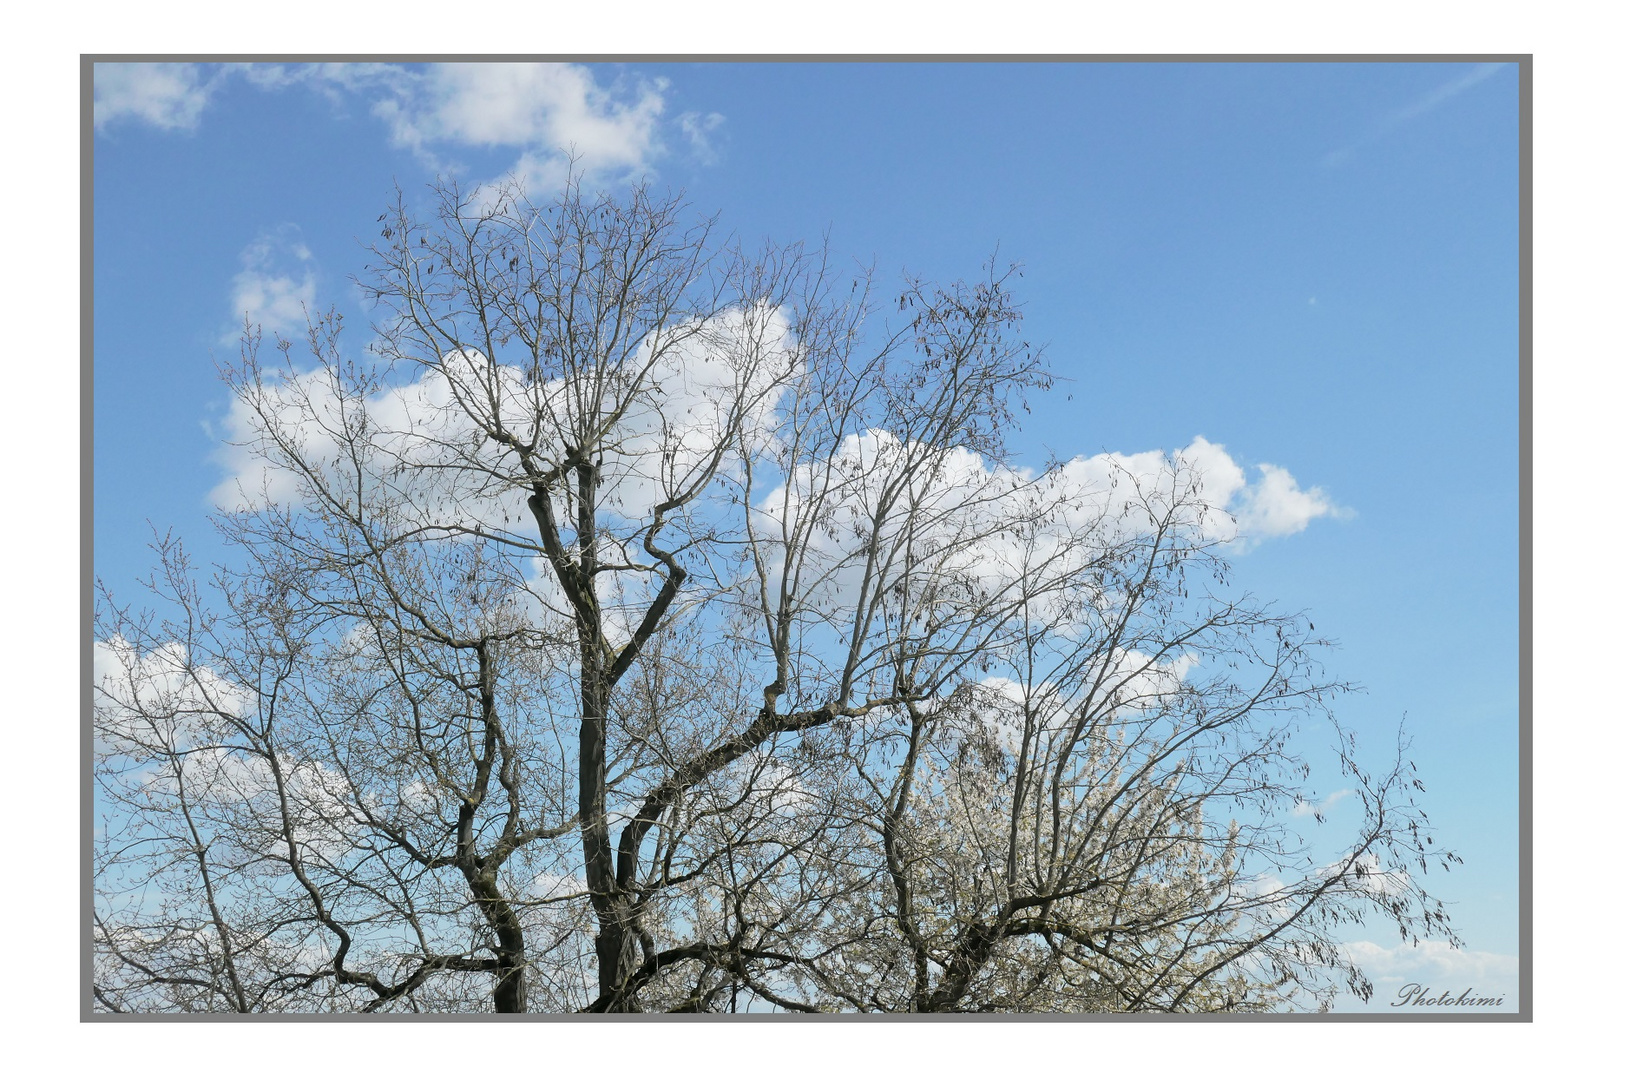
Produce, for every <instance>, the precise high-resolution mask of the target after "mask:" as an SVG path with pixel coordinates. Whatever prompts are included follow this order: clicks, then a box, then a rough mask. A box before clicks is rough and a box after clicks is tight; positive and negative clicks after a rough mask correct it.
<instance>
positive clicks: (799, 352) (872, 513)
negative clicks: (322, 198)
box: [94, 182, 1452, 1012]
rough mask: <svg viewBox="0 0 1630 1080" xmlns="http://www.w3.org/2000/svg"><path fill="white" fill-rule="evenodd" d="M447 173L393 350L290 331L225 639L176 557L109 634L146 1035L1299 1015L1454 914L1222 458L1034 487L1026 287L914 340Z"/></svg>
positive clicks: (111, 794) (108, 622) (272, 393)
mask: <svg viewBox="0 0 1630 1080" xmlns="http://www.w3.org/2000/svg"><path fill="white" fill-rule="evenodd" d="M435 196H436V203H435V206H434V207H433V212H432V213H431V214H430V216H429V217H428V219H424V220H421V219H420V218H419V217H417V216H416V215H415V214H414V213H413V212H412V211H411V210H410V208H409V207H408V205H407V203H406V201H405V200H404V199H403V198H401V197H400V196H399V197H398V199H397V202H396V204H395V206H394V208H393V209H392V210H391V211H389V212H388V213H387V214H385V215H382V217H381V220H380V222H379V224H380V226H381V228H380V242H378V243H376V244H375V245H374V246H373V248H372V253H373V259H372V261H371V262H370V266H369V268H368V275H369V276H368V277H367V278H366V280H365V282H364V284H365V286H366V288H367V289H368V291H369V294H370V295H371V297H372V298H373V299H374V300H375V301H376V303H377V304H378V305H379V309H380V311H381V312H382V318H381V320H380V322H379V324H378V326H377V327H376V336H375V339H374V341H373V342H372V344H371V345H370V348H369V352H368V354H367V355H366V356H365V357H362V358H354V357H352V356H350V355H348V354H347V353H345V352H342V350H341V347H340V328H341V327H340V320H339V318H338V317H337V316H332V315H330V316H326V317H322V318H319V319H317V320H316V321H314V323H313V325H312V327H311V330H310V333H309V335H308V340H307V342H306V345H307V352H308V354H309V359H308V360H307V361H305V362H304V366H302V362H300V361H297V359H296V355H297V354H296V350H295V348H294V346H293V344H292V343H290V342H287V341H282V340H279V341H277V342H276V343H275V344H276V352H277V353H278V354H279V355H278V358H277V359H275V360H274V359H272V358H269V357H267V356H266V355H264V354H263V351H262V341H261V339H260V336H259V334H258V331H257V330H256V329H255V328H254V327H246V333H245V347H244V352H243V357H242V360H241V362H240V363H239V364H237V365H236V366H234V367H232V368H231V369H229V370H228V371H227V372H226V377H227V380H228V382H229V384H230V386H231V387H232V389H233V392H234V395H235V401H236V406H235V412H234V414H233V422H234V424H235V429H236V431H237V432H238V436H239V437H238V441H237V444H236V453H237V457H236V459H235V461H234V465H235V469H236V476H237V481H236V487H235V488H234V489H233V490H232V491H231V492H229V493H227V494H226V495H225V496H224V498H223V501H224V503H225V504H226V505H225V507H224V509H223V513H222V515H221V516H220V519H219V520H220V527H221V529H222V531H223V534H224V536H225V538H226V539H227V540H228V541H229V542H230V544H231V545H232V546H233V547H234V549H235V550H237V551H239V552H241V553H242V555H243V560H242V562H241V564H240V565H237V566H236V567H234V568H232V569H231V570H223V571H221V572H219V573H218V574H217V577H216V580H215V583H214V584H215V589H214V592H215V594H216V595H218V596H219V597H221V598H222V599H221V605H220V613H219V614H218V615H211V614H209V613H208V605H206V604H205V602H204V595H203V593H202V591H201V590H200V589H199V587H198V586H197V585H196V583H195V578H194V575H193V573H192V571H191V568H190V567H189V566H188V565H187V563H186V559H185V556H184V555H183V554H182V553H181V551H180V549H179V547H178V546H177V545H175V544H173V543H172V542H170V541H169V540H168V539H166V540H164V541H161V542H160V543H159V545H158V549H159V556H160V560H159V561H160V572H159V574H158V575H157V577H156V578H155V580H154V582H153V583H152V585H153V587H154V589H155V590H156V592H157V593H158V595H159V596H160V598H161V599H162V601H163V605H164V606H165V607H166V608H167V609H168V610H170V611H172V612H176V613H178V614H177V615H176V616H175V617H174V618H172V619H170V620H169V621H168V622H163V623H156V622H154V621H153V620H152V619H151V618H149V617H147V616H144V615H142V614H140V613H138V612H133V611H131V610H129V609H125V608H121V607H119V606H118V605H116V604H115V603H114V602H113V600H112V599H111V598H110V597H105V598H104V601H103V603H102V604H101V606H100V609H99V618H98V628H97V633H98V638H99V653H98V655H99V658H100V659H101V661H102V670H101V671H100V672H99V674H98V683H97V705H98V707H97V730H98V739H99V743H98V762H97V778H98V790H99V802H100V807H101V810H102V822H103V824H102V827H101V829H100V832H99V837H98V845H97V853H98V886H99V900H98V907H97V925H96V943H95V948H96V958H97V975H96V979H95V987H94V990H95V994H96V999H97V1001H98V1002H99V1004H100V1007H103V1008H107V1009H112V1010H157V1009H176V1010H237V1011H253V1010H314V1009H322V1010H366V1011H371V1010H378V1009H410V1010H419V1009H422V1010H472V1009H482V1008H491V1009H494V1010H497V1011H501V1012H520V1011H528V1010H532V1011H572V1010H590V1011H627V1010H638V1009H665V1010H679V1011H719V1010H735V1009H741V1008H755V1007H773V1008H778V1009H787V1010H796V1011H827V1010H843V1009H850V1010H877V1011H947V1010H1020V1011H1034V1010H1071V1011H1075V1010H1173V1011H1183V1010H1248V1009H1267V1008H1275V1007H1284V1006H1294V1005H1299V1004H1303V1003H1309V1002H1311V1003H1324V1002H1328V1001H1329V1000H1330V998H1331V996H1332V994H1333V993H1334V991H1335V989H1336V988H1337V986H1339V985H1342V984H1345V985H1348V986H1350V987H1351V988H1352V989H1354V990H1356V991H1358V992H1360V993H1367V992H1368V987H1367V984H1366V983H1365V982H1364V981H1363V977H1362V974H1361V973H1360V972H1358V971H1357V970H1356V968H1354V967H1353V966H1352V965H1351V964H1350V963H1348V962H1347V961H1346V960H1345V958H1344V954H1343V953H1342V952H1341V950H1340V948H1339V944H1338V936H1337V931H1338V929H1339V927H1340V926H1341V925H1342V923H1343V922H1345V921H1352V920H1358V919H1362V918H1365V917H1367V916H1370V915H1373V914H1377V913H1379V914H1382V915H1385V916H1387V917H1389V918H1391V919H1393V920H1394V921H1396V923H1397V925H1398V926H1399V928H1400V930H1401V931H1402V932H1403V933H1404V934H1405V935H1406V936H1408V935H1411V934H1425V933H1434V934H1449V930H1448V925H1447V921H1446V919H1445V918H1444V917H1443V914H1442V911H1441V908H1440V907H1439V906H1438V905H1436V903H1435V902H1434V901H1432V899H1431V898H1430V897H1429V896H1428V894H1427V893H1426V892H1425V891H1424V890H1423V888H1422V887H1421V885H1420V882H1419V879H1418V876H1417V875H1416V874H1414V873H1413V872H1412V871H1411V869H1410V868H1411V867H1414V868H1415V870H1419V871H1424V869H1425V866H1426V853H1427V851H1428V850H1429V848H1428V846H1427V845H1429V844H1430V843H1431V841H1430V839H1428V838H1427V836H1426V834H1425V832H1424V831H1423V829H1424V825H1425V819H1424V816H1423V815H1422V814H1421V813H1420V811H1419V810H1418V808H1417V807H1416V806H1415V804H1414V802H1413V791H1414V790H1415V788H1416V787H1417V786H1418V784H1417V783H1416V782H1415V781H1414V780H1413V776H1412V772H1411V767H1410V766H1409V765H1408V764H1407V763H1406V762H1404V761H1403V760H1402V759H1401V758H1400V760H1399V761H1398V762H1397V764H1396V765H1395V766H1394V767H1393V768H1391V769H1389V770H1387V771H1385V772H1383V773H1381V774H1378V775H1370V774H1369V773H1366V772H1365V771H1364V770H1363V769H1362V768H1361V767H1360V765H1359V763H1358V759H1357V756H1356V751H1355V749H1354V747H1353V745H1352V742H1351V739H1350V738H1349V737H1348V736H1347V735H1346V734H1345V733H1344V732H1343V731H1342V730H1341V729H1340V728H1339V726H1337V725H1336V724H1335V721H1334V718H1333V716H1331V715H1330V713H1329V706H1330V703H1331V701H1332V699H1333V698H1334V697H1335V696H1337V695H1339V694H1340V693H1341V692H1342V690H1343V689H1344V687H1343V686H1342V685H1340V684H1339V683H1336V682H1333V681H1331V680H1328V679H1326V678H1325V677H1324V676H1323V675H1322V674H1321V672H1320V669H1319V667H1318V663H1317V653H1318V652H1319V650H1320V649H1321V647H1322V645H1323V643H1322V642H1320V641H1318V640H1317V639H1316V638H1315V637H1314V636H1313V632H1312V627H1311V624H1309V623H1308V622H1307V621H1306V620H1305V619H1304V618H1302V617H1300V616H1295V615H1285V614H1279V613H1276V612H1274V611H1273V610H1272V609H1270V608H1268V607H1267V606H1265V605H1261V604H1259V603H1257V602H1255V601H1253V600H1251V599H1250V598H1249V597H1242V596H1233V595H1230V594H1229V591H1228V587H1227V583H1226V582H1227V567H1226V561H1225V552H1226V550H1227V544H1228V543H1229V542H1230V540H1231V539H1232V537H1233V529H1232V521H1231V520H1230V519H1228V517H1227V515H1226V514H1225V513H1223V512H1222V510H1221V508H1220V507H1217V506H1215V505H1213V504H1212V503H1211V502H1209V501H1208V500H1207V498H1206V492H1205V477H1204V475H1203V470H1202V469H1201V468H1200V467H1199V465H1197V464H1196V463H1194V462H1191V461H1187V460H1185V459H1183V458H1182V457H1181V455H1179V456H1177V457H1171V458H1167V457H1161V458H1160V459H1159V461H1158V462H1154V463H1152V464H1151V463H1149V462H1141V463H1139V462H1131V461H1126V460H1121V459H1116V458H1113V457H1111V456H1105V455H1100V456H1099V457H1097V458H1077V459H1074V460H1071V461H1067V462H1057V463H1054V464H1053V465H1051V466H1049V467H1048V468H1046V469H1043V470H1040V471H1037V472H1031V471H1026V470H1023V469H1020V468H1018V467H1016V466H1014V465H1012V464H1011V463H1010V462H1009V461H1008V458H1007V453H1006V447H1005V444H1004V439H1003V434H1004V432H1005V431H1007V430H1009V429H1010V428H1011V427H1012V425H1013V423H1014V421H1015V418H1014V414H1013V411H1012V410H1013V409H1015V408H1016V407H1018V405H1020V404H1021V403H1022V401H1023V395H1024V394H1025V393H1026V392H1029V391H1036V390H1044V389H1046V388H1047V387H1048V386H1049V385H1050V378H1049V376H1048V374H1047V371H1046V369H1045V367H1044V366H1043V364H1042V361H1041V359H1040V357H1039V355H1038V353H1037V351H1036V350H1033V349H1032V348H1031V347H1030V346H1029V344H1028V343H1027V342H1025V341H1024V339H1023V338H1022V336H1021V335H1020V332H1019V322H1020V316H1019V311H1018V309H1017V307H1016V306H1015V304H1014V302H1013V300H1012V298H1011V296H1010V293H1009V288H1008V285H1009V277H1010V274H1011V272H1008V273H1003V272H1000V271H998V269H997V268H996V267H995V266H994V265H992V266H991V267H989V268H988V272H987V273H986V275H985V276H984V277H982V278H981V279H979V280H977V281H975V282H974V283H972V284H960V283H959V284H957V285H954V286H946V287H936V286H932V285H929V284H926V283H921V282H916V281H908V282H907V285H906V287H905V288H904V290H903V291H902V292H901V293H900V294H898V296H897V297H895V298H893V300H892V301H891V303H890V305H889V306H890V308H891V309H892V310H890V311H887V312H884V311H879V310H878V305H877V304H876V302H875V300H874V296H873V292H872V285H871V281H870V278H869V275H866V274H856V275H852V276H851V275H840V274H838V273H836V272H835V271H834V270H833V269H832V268H831V267H829V266H828V265H827V263H826V261H825V255H824V253H822V252H814V253H810V252H805V251H803V250H802V249H799V248H796V247H794V248H784V249H774V248H767V249H765V250H764V251H762V252H760V253H757V254H748V253H746V252H744V251H742V250H740V249H739V248H734V247H728V246H720V245H716V244H714V243H713V241H712V239H711V231H712V230H711V225H710V223H708V222H701V223H698V224H695V225H688V224H686V222H685V219H684V211H683V207H682V206H681V205H680V204H679V203H677V202H676V201H672V200H662V199H658V198H656V197H655V196H654V195H653V194H652V193H651V192H650V191H648V190H647V189H644V188H636V189H634V190H633V192H632V193H631V194H630V196H628V197H627V198H626V199H621V200H619V199H614V198H612V197H609V196H606V195H599V194H591V193H588V192H585V191H584V190H583V189H582V188H581V187H580V186H579V185H578V184H577V183H576V182H573V183H571V184H569V185H568V186H567V187H566V188H565V190H564V191H563V193H562V194H561V195H560V196H559V197H558V198H557V199H555V200H554V201H553V202H551V203H549V204H547V205H542V206H539V205H534V204H533V203H531V202H529V201H528V200H527V199H526V198H525V197H524V196H523V195H522V194H521V193H520V192H519V191H517V190H514V189H497V190H480V191H477V192H474V193H473V194H472V193H468V192H465V191H462V190H461V189H459V188H458V187H457V186H455V185H450V184H449V185H442V186H440V187H438V188H437V189H436V192H435ZM1309 717H1313V718H1318V719H1321V720H1328V722H1329V730H1330V731H1331V732H1332V733H1333V737H1334V740H1335V743H1336V747H1337V760H1338V762H1339V764H1340V766H1341V767H1342V768H1343V769H1345V770H1346V772H1347V774H1348V776H1349V782H1350V783H1351V785H1352V787H1353V789H1354V790H1355V791H1356V792H1357V793H1358V798H1359V799H1361V800H1362V802H1363V805H1364V810H1365V821H1364V826H1363V828H1362V830H1361V832H1360V834H1359V835H1358V836H1357V837H1356V838H1353V839H1352V841H1351V842H1350V843H1349V844H1348V845H1346V846H1345V847H1343V848H1341V849H1340V851H1339V852H1338V853H1337V855H1336V857H1315V855H1314V853H1313V849H1312V848H1311V847H1310V844H1309V842H1308V841H1307V840H1306V839H1305V838H1303V837H1301V836H1299V835H1298V834H1297V833H1296V832H1295V831H1294V830H1293V829H1292V828H1291V827H1290V825H1291V812H1292V811H1293V810H1295V809H1296V808H1297V807H1299V806H1301V805H1303V804H1304V803H1306V802H1307V801H1309V800H1310V799H1311V794H1310V792H1308V791H1307V790H1306V788H1305V781H1306V779H1307V777H1308V775H1309V773H1308V770H1307V767H1306V766H1305V765H1304V764H1303V762H1302V760H1301V757H1300V756H1299V748H1300V747H1301V746H1302V745H1303V743H1302V742H1299V741H1298V738H1299V736H1298V735H1297V731H1298V728H1299V726H1300V725H1301V722H1302V721H1304V720H1306V719H1307V718H1309ZM1433 850H1435V849H1433ZM1327 854H1328V853H1327ZM1440 858H1441V859H1443V860H1449V859H1452V856H1440ZM1449 936H1450V937H1451V939H1452V934H1449Z"/></svg>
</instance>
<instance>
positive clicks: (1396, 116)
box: [1320, 64, 1506, 169]
mask: <svg viewBox="0 0 1630 1080" xmlns="http://www.w3.org/2000/svg"><path fill="white" fill-rule="evenodd" d="M1505 66H1506V65H1505V64H1477V65H1475V66H1473V67H1472V69H1471V70H1470V71H1467V72H1465V73H1464V74H1462V75H1459V76H1457V77H1456V78H1453V79H1450V80H1449V81H1448V82H1446V83H1444V84H1443V85H1442V86H1439V87H1437V88H1435V89H1433V90H1430V91H1428V92H1427V93H1425V94H1422V95H1421V96H1420V97H1418V98H1416V99H1415V100H1414V101H1411V102H1410V103H1409V104H1407V105H1405V106H1404V107H1403V108H1401V109H1396V110H1394V111H1393V112H1390V113H1388V114H1387V115H1386V116H1383V117H1382V118H1381V119H1380V120H1379V121H1377V123H1376V125H1375V127H1374V129H1373V130H1371V131H1370V133H1369V134H1368V135H1366V136H1364V137H1363V138H1361V139H1359V140H1357V141H1356V142H1353V143H1350V144H1349V145H1347V146H1343V147H1341V148H1340V149H1337V150H1332V151H1330V153H1328V154H1326V155H1324V158H1323V159H1322V160H1321V162H1320V163H1321V164H1322V165H1323V166H1324V167H1325V168H1327V169H1329V168H1334V167H1336V166H1338V165H1344V164H1346V163H1347V162H1349V161H1351V160H1352V159H1353V158H1354V157H1356V156H1357V155H1358V151H1359V150H1360V149H1362V148H1363V147H1365V146H1368V145H1369V144H1371V143H1373V142H1375V141H1376V140H1377V139H1380V138H1381V137H1382V136H1384V135H1386V134H1387V133H1388V132H1390V131H1392V130H1394V129H1395V128H1397V127H1400V126H1401V125H1403V124H1407V123H1408V122H1409V121H1411V120H1414V119H1417V118H1418V117H1421V116H1425V115H1426V114H1427V113H1429V112H1431V111H1432V110H1434V109H1437V108H1439V107H1440V106H1442V105H1443V104H1444V103H1445V102H1447V101H1449V100H1451V99H1452V98H1455V97H1458V96H1460V95H1461V94H1464V93H1465V92H1466V91H1467V90H1470V89H1471V88H1472V87H1474V86H1476V85H1477V84H1478V83H1480V82H1482V81H1483V80H1485V79H1487V78H1488V77H1489V76H1491V75H1493V74H1494V73H1495V72H1497V71H1499V70H1500V69H1501V68H1503V67H1505Z"/></svg>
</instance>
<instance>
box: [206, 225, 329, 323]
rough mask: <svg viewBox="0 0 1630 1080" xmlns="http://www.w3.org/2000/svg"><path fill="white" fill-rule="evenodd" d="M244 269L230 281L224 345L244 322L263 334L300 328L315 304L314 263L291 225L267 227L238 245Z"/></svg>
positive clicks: (308, 250)
mask: <svg viewBox="0 0 1630 1080" xmlns="http://www.w3.org/2000/svg"><path fill="white" fill-rule="evenodd" d="M240 259H241V260H242V263H243V269H242V270H240V271H239V272H238V274H237V276H235V277H234V278H233V279H232V318H233V320H234V324H235V325H234V326H233V328H232V329H231V330H229V331H227V332H226V333H224V334H223V335H222V336H221V340H222V343H223V344H230V343H232V342H235V341H237V340H238V338H239V335H241V334H242V333H243V328H244V323H245V321H247V322H248V323H249V324H250V325H252V326H257V327H259V328H260V329H261V330H263V331H265V332H267V333H277V334H284V335H288V334H291V333H296V332H299V331H302V330H304V329H305V326H306V316H307V313H308V312H310V311H311V310H312V309H313V308H314V306H315V305H316V302H317V275H316V263H315V260H314V259H313V258H312V255H311V249H310V248H308V247H306V245H305V243H304V242H303V241H302V240H301V239H300V230H299V229H298V228H296V227H295V226H293V225H284V226H282V227H281V228H278V229H273V230H269V231H267V232H264V233H262V234H261V235H260V236H259V237H257V238H256V239H255V241H254V243H252V244H250V245H249V246H248V247H246V248H244V249H243V254H242V255H241V256H240Z"/></svg>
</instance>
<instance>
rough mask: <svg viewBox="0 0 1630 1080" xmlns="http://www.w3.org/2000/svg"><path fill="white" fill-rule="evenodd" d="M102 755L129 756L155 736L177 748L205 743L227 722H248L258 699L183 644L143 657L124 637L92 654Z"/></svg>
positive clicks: (96, 647)
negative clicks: (202, 663) (126, 751)
mask: <svg viewBox="0 0 1630 1080" xmlns="http://www.w3.org/2000/svg"><path fill="white" fill-rule="evenodd" d="M91 679H92V683H91V685H92V687H93V695H92V700H93V711H94V714H95V721H96V734H97V745H98V749H99V750H101V751H103V752H123V751H124V749H125V748H127V747H128V746H130V745H132V744H134V743H143V742H151V741H152V740H153V739H154V737H155V736H158V737H162V739H163V740H165V741H168V742H171V743H172V744H174V745H176V746H182V747H184V746H186V745H189V744H191V743H192V742H194V741H196V740H198V739H201V738H203V737H204V736H205V734H206V733H207V732H208V731H209V730H210V729H212V728H213V727H215V726H216V725H217V722H218V720H219V718H221V717H241V716H246V715H248V714H249V713H250V711H251V710H252V709H253V708H254V706H255V700H256V699H255V696H254V695H253V693H251V692H250V691H249V690H247V689H245V688H244V687H241V686H238V685H236V684H235V683H232V682H230V681H229V680H227V679H223V678H222V677H220V676H219V675H218V674H216V673H215V672H214V671H211V670H210V669H209V668H207V667H201V666H199V665H197V664H194V663H192V661H191V659H190V658H189V656H188V654H187V649H186V647H185V646H183V645H181V644H180V643H179V642H172V643H170V644H167V645H162V646H160V647H158V648H155V649H153V650H151V651H150V652H145V653H144V652H142V651H141V650H140V649H138V648H137V647H136V646H135V645H133V644H131V643H130V642H129V641H126V640H125V639H124V638H122V637H118V636H114V637H113V638H111V639H110V640H107V641H98V642H96V643H95V644H94V646H93V648H92V652H91Z"/></svg>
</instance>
